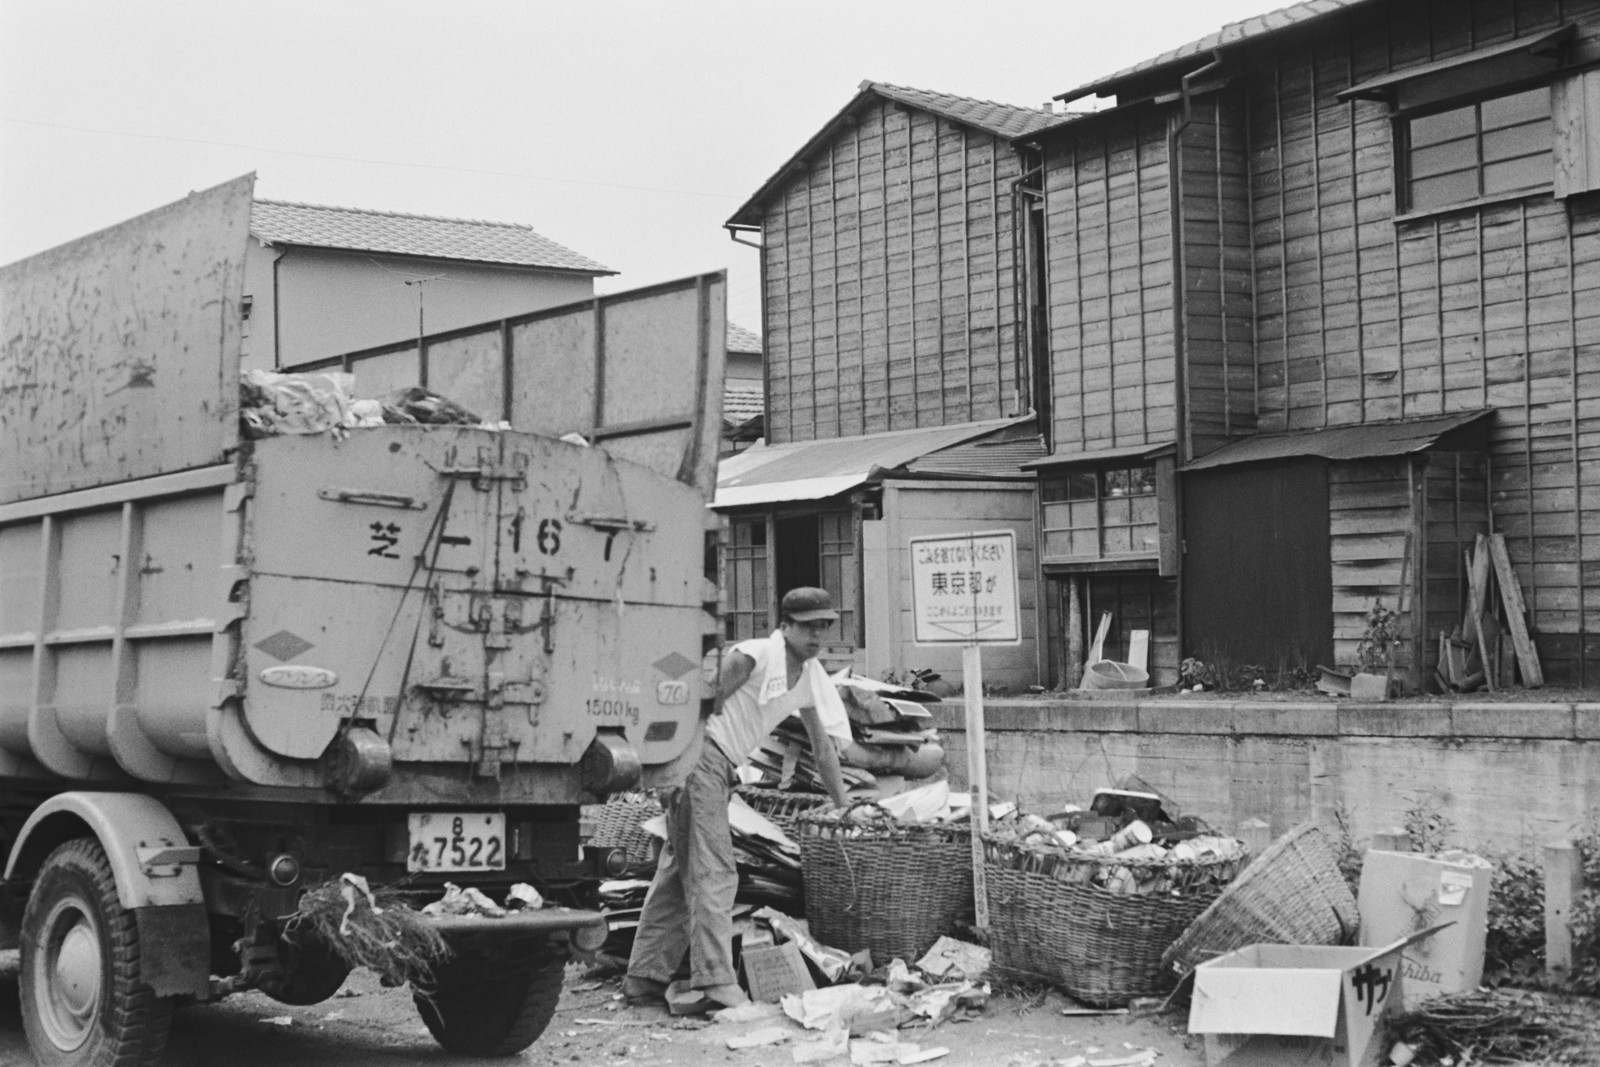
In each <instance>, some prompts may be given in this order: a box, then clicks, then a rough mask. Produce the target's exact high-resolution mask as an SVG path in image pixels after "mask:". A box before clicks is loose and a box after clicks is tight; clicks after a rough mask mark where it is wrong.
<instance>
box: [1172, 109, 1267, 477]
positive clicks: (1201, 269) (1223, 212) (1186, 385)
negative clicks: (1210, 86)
mask: <svg viewBox="0 0 1600 1067" xmlns="http://www.w3.org/2000/svg"><path fill="white" fill-rule="evenodd" d="M1243 103H1244V101H1243V99H1242V98H1240V97H1236V96H1233V95H1231V94H1230V95H1227V96H1224V95H1222V94H1213V95H1211V96H1209V97H1205V98H1202V99H1199V100H1197V101H1195V102H1194V105H1193V108H1192V111H1191V117H1190V122H1189V124H1188V126H1186V127H1185V128H1184V130H1183V132H1182V134H1181V137H1182V154H1181V160H1182V181H1181V186H1180V187H1181V203H1182V219H1183V230H1182V241H1181V248H1182V253H1183V323H1184V331H1185V338H1186V340H1185V347H1186V351H1187V359H1186V361H1185V364H1184V373H1183V390H1184V407H1185V410H1186V412H1187V423H1188V425H1187V427H1186V428H1185V433H1186V435H1187V437H1188V441H1187V444H1186V447H1185V450H1184V451H1185V454H1186V455H1188V456H1191V457H1199V456H1203V455H1205V454H1206V453H1208V452H1212V451H1215V450H1216V449H1217V448H1219V447H1221V446H1222V445H1224V444H1226V443H1227V441H1228V438H1229V437H1230V436H1237V435H1239V434H1245V433H1250V432H1251V431H1252V430H1253V429H1254V428H1255V424H1256V389H1255V322H1254V318H1255V300H1254V279H1253V277H1252V270H1251V255H1250V242H1251V232H1250V184H1249V174H1248V172H1247V167H1246V163H1247V147H1246V140H1245V132H1246V131H1245V121H1244V106H1243Z"/></svg>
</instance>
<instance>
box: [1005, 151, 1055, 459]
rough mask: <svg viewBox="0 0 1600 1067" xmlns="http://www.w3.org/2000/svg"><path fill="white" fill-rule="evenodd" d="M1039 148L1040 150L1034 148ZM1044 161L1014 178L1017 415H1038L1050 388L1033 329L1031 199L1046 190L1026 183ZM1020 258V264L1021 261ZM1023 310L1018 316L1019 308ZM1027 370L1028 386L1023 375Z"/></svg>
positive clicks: (1041, 430)
mask: <svg viewBox="0 0 1600 1067" xmlns="http://www.w3.org/2000/svg"><path fill="white" fill-rule="evenodd" d="M1035 150H1037V149H1035ZM1043 176H1044V164H1043V163H1042V162H1041V163H1039V164H1037V165H1036V166H1034V167H1033V168H1032V169H1030V170H1027V171H1024V172H1023V173H1022V175H1021V176H1020V177H1017V178H1014V179H1012V181H1011V227H1012V230H1013V233H1012V236H1011V277H1012V285H1013V286H1015V289H1014V293H1015V296H1014V297H1013V301H1012V315H1013V316H1014V317H1016V318H1017V320H1018V323H1019V325H1020V326H1021V327H1022V329H1021V330H1019V331H1018V332H1017V333H1018V336H1017V342H1016V345H1015V346H1014V347H1015V349H1019V350H1020V352H1019V351H1015V350H1014V351H1013V353H1012V357H1011V358H1012V366H1013V371H1014V373H1016V375H1017V396H1016V399H1015V400H1014V401H1013V409H1014V410H1015V411H1016V412H1017V413H1018V415H1024V414H1026V415H1037V414H1038V413H1039V411H1040V410H1041V405H1040V404H1039V402H1038V400H1039V390H1040V389H1047V388H1051V385H1050V383H1049V382H1048V381H1040V374H1039V372H1040V369H1041V368H1040V367H1039V361H1038V358H1037V351H1038V343H1039V338H1038V336H1037V333H1038V331H1037V330H1035V329H1034V316H1033V311H1034V308H1033V291H1034V290H1033V279H1032V277H1031V276H1032V274H1033V263H1034V254H1033V253H1034V251H1035V250H1034V248H1033V241H1032V238H1031V236H1030V235H1031V234H1032V232H1033V222H1032V219H1031V216H1030V215H1029V205H1028V198H1030V197H1031V198H1033V199H1037V200H1043V199H1044V190H1043V189H1033V188H1029V187H1027V186H1025V185H1023V183H1024V182H1026V181H1028V180H1029V179H1031V178H1034V177H1038V178H1040V180H1041V181H1042V180H1043ZM1019 258H1020V260H1021V263H1020V266H1019V263H1018V260H1019ZM1018 310H1020V311H1021V312H1022V314H1021V315H1017V311H1018ZM1024 373H1026V385H1024V378H1023V375H1024ZM1039 436H1040V440H1041V442H1042V441H1044V440H1045V439H1046V431H1045V428H1044V427H1043V426H1040V427H1039Z"/></svg>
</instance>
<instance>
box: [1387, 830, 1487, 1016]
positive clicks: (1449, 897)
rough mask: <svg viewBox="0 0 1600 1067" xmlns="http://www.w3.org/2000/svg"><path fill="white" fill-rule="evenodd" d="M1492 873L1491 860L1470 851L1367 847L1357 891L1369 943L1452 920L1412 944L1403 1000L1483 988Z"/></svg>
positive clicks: (1404, 967)
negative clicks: (1422, 851)
mask: <svg viewBox="0 0 1600 1067" xmlns="http://www.w3.org/2000/svg"><path fill="white" fill-rule="evenodd" d="M1493 880H1494V867H1493V865H1492V864H1490V863H1489V862H1488V861H1487V860H1484V859H1481V858H1479V857H1478V856H1474V855H1471V854H1470V853H1465V852H1453V853H1440V854H1439V855H1435V856H1424V855H1420V854H1416V853H1409V852H1380V851H1376V850H1374V851H1370V852H1368V853H1367V854H1366V858H1365V859H1364V860H1363V861H1362V867H1361V889H1360V893H1359V894H1358V897H1357V905H1358V907H1359V908H1360V911H1361V943H1362V944H1363V945H1387V944H1388V943H1389V942H1391V941H1394V940H1396V939H1398V938H1402V937H1405V936H1406V935H1407V934H1410V933H1413V932H1415V931H1417V930H1421V929H1424V928H1426V927H1430V926H1435V925H1437V924H1439V923H1451V924H1452V925H1451V926H1449V927H1446V928H1445V929H1443V930H1440V931H1439V932H1438V933H1437V934H1435V935H1433V936H1432V937H1430V938H1425V939H1423V940H1421V941H1418V942H1416V943H1415V944H1412V945H1410V946H1408V947H1407V948H1406V950H1405V959H1404V963H1403V964H1402V965H1401V968H1402V970H1403V971H1404V972H1405V978H1406V982H1405V987H1406V992H1405V999H1404V1001H1402V1007H1404V1006H1406V1005H1408V1004H1416V1003H1417V1002H1419V1001H1421V1000H1424V999H1426V998H1427V997H1433V996H1438V995H1439V994H1441V993H1461V992H1467V991H1470V990H1473V989H1476V988H1478V983H1479V982H1480V981H1482V979H1483V946H1484V940H1485V938H1486V937H1487V936H1488V931H1489V888H1490V883H1491V882H1492V881H1493Z"/></svg>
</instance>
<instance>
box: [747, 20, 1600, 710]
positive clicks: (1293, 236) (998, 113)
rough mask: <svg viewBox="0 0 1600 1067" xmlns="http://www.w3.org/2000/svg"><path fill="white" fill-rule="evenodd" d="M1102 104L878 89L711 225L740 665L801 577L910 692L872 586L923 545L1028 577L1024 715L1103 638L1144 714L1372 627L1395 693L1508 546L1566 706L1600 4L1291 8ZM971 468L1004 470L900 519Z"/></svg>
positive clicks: (892, 613) (901, 646) (1170, 56)
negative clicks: (748, 362) (1151, 702)
mask: <svg viewBox="0 0 1600 1067" xmlns="http://www.w3.org/2000/svg"><path fill="white" fill-rule="evenodd" d="M1088 96H1098V97H1101V98H1102V99H1103V103H1104V104H1105V105H1106V106H1104V107H1102V108H1101V109H1100V110H1098V111H1093V112H1088V113H1081V114H1063V113H1059V112H1058V113H1055V114H1051V113H1048V112H1045V111H1037V112H1036V111H1031V110H1028V109H1022V108H1007V107H1004V106H1002V105H994V104H987V103H984V102H979V101H972V100H967V99H965V98H960V97H950V96H945V95H943V94H938V93H931V92H923V91H918V90H907V89H900V88H896V87H893V86H885V85H882V84H878V83H872V82H866V83H863V85H862V88H861V92H860V93H859V94H858V95H857V97H856V98H855V100H853V101H852V102H851V103H850V104H849V105H848V106H847V107H846V108H845V109H844V110H843V111H841V112H840V114H839V115H838V116H837V117H836V118H835V119H834V120H833V121H832V122H830V123H829V124H828V125H827V126H826V127H824V128H823V130H822V131H820V132H819V133H818V134H817V135H816V136H814V137H813V138H812V139H811V140H810V141H809V142H808V143H807V144H806V145H805V146H804V148H802V150H801V151H800V152H798V153H797V154H796V155H795V157H794V158H793V159H791V160H790V161H789V162H788V163H787V164H785V166H784V167H783V168H782V169H781V170H780V171H779V173H778V174H777V175H775V176H774V177H773V178H772V179H771V180H770V181H769V182H768V183H767V184H766V185H765V186H763V187H762V189H761V190H760V191H759V192H758V193H757V195H756V196H755V197H753V198H752V199H751V200H750V202H749V203H747V204H746V205H745V206H744V207H743V208H741V209H740V211H739V212H738V213H737V214H736V215H735V216H734V218H733V219H732V220H731V222H730V224H729V225H730V228H732V229H734V230H736V231H739V230H751V231H759V232H760V234H761V245H762V272H763V297H764V320H765V321H764V327H765V329H764V333H765V336H766V343H767V352H766V359H767V398H766V400H767V405H766V408H767V432H768V437H767V441H766V443H765V444H764V446H762V447H761V448H757V449H752V450H751V452H750V453H747V454H746V455H747V457H748V458H747V459H746V460H745V463H746V464H747V466H737V465H736V466H733V467H731V468H728V469H727V470H726V471H725V475H724V479H723V488H724V496H723V498H722V504H723V505H724V509H725V510H726V511H727V513H728V514H729V515H730V517H731V519H732V527H731V529H732V538H731V540H730V544H729V548H728V553H727V557H726V563H727V570H726V571H725V578H726V580H725V583H724V585H725V592H727V593H729V594H730V595H731V600H732V607H733V612H732V614H731V615H730V618H731V619H732V622H731V624H730V636H735V635H737V636H743V635H744V634H746V633H748V632H752V631H756V630H759V629H760V628H761V627H762V626H764V625H766V624H767V623H769V622H770V621H771V620H770V618H769V617H768V616H767V615H766V614H765V611H766V608H767V605H768V602H769V601H770V600H771V599H772V596H771V594H772V593H775V592H781V591H782V589H783V588H785V587H787V586H788V585H792V584H800V582H801V580H802V579H803V580H805V581H818V582H820V584H827V585H829V586H830V588H833V589H834V591H835V593H836V594H838V595H841V596H842V597H843V598H844V600H845V603H846V605H847V607H849V608H850V609H851V611H852V612H853V613H854V614H853V615H852V617H851V618H850V619H849V621H848V624H847V627H846V636H847V638H848V640H849V641H850V642H851V643H853V645H854V646H855V647H861V646H863V645H864V646H865V647H866V649H867V653H866V655H865V657H864V662H865V664H866V665H867V666H869V667H872V668H874V669H881V668H885V667H895V668H902V667H906V666H920V665H923V663H922V662H921V660H919V657H923V658H925V656H924V652H923V651H922V650H917V649H914V648H911V647H910V646H908V645H907V643H906V641H905V639H904V637H903V633H904V627H903V625H902V624H900V623H897V622H892V621H891V620H896V619H898V618H900V617H901V616H903V615H904V613H905V612H906V611H907V610H908V604H907V602H906V598H905V596H904V595H903V593H904V586H903V578H902V571H903V568H901V567H900V566H899V564H897V562H896V557H897V554H898V553H900V552H901V550H902V549H903V546H904V543H905V539H906V537H907V536H908V531H909V532H921V530H922V526H921V525H919V524H920V523H921V522H922V521H923V520H924V519H936V520H937V521H938V523H940V524H942V528H965V529H978V528H983V527H986V526H988V527H995V528H1015V529H1017V530H1018V531H1019V537H1020V538H1022V539H1024V540H1025V543H1026V547H1027V551H1028V552H1029V555H1030V560H1031V563H1032V566H1033V568H1034V581H1033V582H1032V583H1031V584H1032V586H1033V588H1032V589H1031V590H1027V589H1025V592H1024V600H1025V602H1026V607H1027V610H1028V611H1029V612H1031V613H1032V614H1031V618H1032V620H1033V625H1034V632H1035V633H1036V635H1037V640H1036V641H1035V642H1034V643H1031V644H1029V643H1025V645H1024V647H1023V648H1022V649H1020V650H1018V653H1017V655H1016V657H1014V658H1013V660H1012V661H1011V662H1010V664H1009V668H1010V674H1009V675H1008V677H1007V680H1008V681H1011V682H1015V681H1017V680H1021V679H1022V678H1023V676H1024V675H1027V674H1029V673H1030V671H1031V672H1032V673H1033V674H1034V675H1035V676H1036V678H1037V680H1038V681H1040V682H1043V683H1045V684H1051V685H1058V684H1064V683H1070V682H1072V681H1074V680H1075V676H1076V675H1075V665H1076V664H1079V663H1081V660H1082V656H1083V652H1084V646H1085V644H1086V643H1087V640H1088V636H1089V635H1090V634H1092V632H1093V630H1094V624H1095V623H1096V622H1097V621H1098V619H1099V618H1100V616H1101V614H1102V613H1103V612H1105V611H1110V612H1111V614H1112V629H1111V633H1110V636H1109V638H1108V642H1107V646H1106V652H1107V654H1108V655H1110V656H1113V657H1118V658H1120V657H1121V656H1122V655H1124V654H1125V653H1126V650H1127V640H1128V635H1129V633H1130V632H1131V631H1132V630H1135V629H1141V630H1149V631H1151V652H1150V655H1151V667H1152V676H1153V680H1154V681H1155V682H1156V683H1157V684H1165V683H1170V682H1173V681H1175V680H1176V679H1177V676H1178V671H1179V665H1180V662H1181V660H1182V658H1183V657H1185V656H1197V657H1199V658H1201V659H1205V660H1208V661H1211V662H1213V663H1224V664H1228V663H1231V664H1235V665H1237V664H1244V663H1251V664H1258V665H1260V666H1262V667H1264V668H1266V669H1267V670H1268V671H1272V670H1277V669H1281V668H1285V667H1298V666H1310V665H1313V664H1318V663H1339V664H1349V663H1352V662H1353V661H1354V660H1355V657H1356V647H1357V643H1358V641H1359V640H1360V638H1361V636H1362V633H1363V631H1364V628H1365V618H1366V616H1367V613H1368V611H1369V610H1370V609H1371V608H1372V607H1373V606H1374V604H1375V603H1378V602H1380V601H1381V602H1382V603H1383V605H1385V606H1386V607H1388V608H1391V609H1396V610H1398V611H1399V612H1400V613H1401V618H1400V628H1401V633H1402V637H1403V641H1402V645H1401V649H1400V654H1399V659H1398V661H1397V669H1398V673H1399V674H1400V675H1402V676H1403V677H1404V678H1405V679H1407V680H1408V681H1409V682H1410V684H1411V685H1412V686H1416V687H1421V686H1424V685H1425V684H1426V683H1427V682H1428V681H1429V679H1431V677H1432V672H1433V668H1434V666H1435V661H1436V651H1437V637H1438V633H1439V631H1441V630H1449V629H1452V628H1453V627H1454V626H1455V625H1456V624H1457V622H1458V621H1459V620H1460V618H1461V616H1462V613H1463V611H1464V609H1465V607H1466V583H1465V573H1464V566H1463V552H1464V550H1465V549H1466V548H1467V547H1468V546H1470V545H1471V544H1472V543H1473V541H1474V539H1475V538H1476V536H1477V535H1478V534H1480V533H1485V532H1489V531H1495V532H1499V533H1502V534H1504V536H1505V539H1506V544H1507V547H1508V549H1509V555H1510V559H1511V562H1512V565H1513V567H1514V569H1515V572H1516V575H1517V577H1518V580H1519V583H1520V586H1521V591H1522V594H1523V597H1524V599H1525V601H1526V605H1527V622H1528V625H1529V627H1530V629H1531V631H1532V634H1533V641H1534V644H1535V646H1536V648H1537V651H1538V654H1539V657H1540V660H1541V663H1542V666H1543V673H1544V676H1545V678H1546V680H1548V681H1550V682H1553V683H1557V684H1582V683H1586V682H1592V681H1593V680H1594V675H1595V673H1596V668H1595V666H1594V665H1593V661H1595V660H1596V659H1597V654H1600V641H1597V640H1596V638H1595V637H1594V636H1592V634H1593V633H1594V631H1595V630H1596V629H1597V628H1600V505H1597V502H1600V485H1597V483H1600V466H1597V465H1596V459H1597V457H1600V406H1597V405H1600V400H1596V397H1597V396H1600V313H1597V312H1595V311H1594V310H1592V309H1590V308H1589V307H1588V305H1587V300H1588V297H1589V295H1590V294H1591V293H1594V292H1597V291H1600V196H1597V195H1596V192H1595V190H1596V189H1597V187H1600V0H1518V2H1513V0H1308V2H1305V3H1300V4H1295V5H1293V6H1290V7H1286V8H1283V9H1281V10H1278V11H1275V12H1271V13H1268V14H1264V15H1262V16H1259V17H1257V18H1252V19H1247V20H1244V21H1242V22H1238V23H1234V24H1231V25H1228V26H1225V27H1223V28H1222V29H1221V30H1219V31H1218V32H1217V33H1214V34H1212V35H1210V36H1208V37H1206V38H1204V39H1202V40H1199V41H1196V42H1193V43H1191V44H1189V45H1186V46H1184V47H1182V48H1179V49H1176V50H1174V51H1172V52H1169V53H1166V54H1164V55H1161V56H1157V57H1154V58H1152V59H1150V60H1147V61H1145V62H1142V63H1139V64H1137V65H1136V66H1133V67H1131V68H1129V69H1127V70H1124V71H1121V72H1118V73H1116V74H1113V75H1110V76H1108V77H1104V78H1100V79H1097V80H1095V81H1092V82H1088V83H1086V84H1084V85H1082V86H1080V87H1079V88H1077V89H1074V90H1072V91H1070V92H1067V93H1063V94H1061V95H1060V96H1059V97H1058V98H1057V99H1058V100H1060V101H1062V102H1063V103H1064V104H1071V103H1072V102H1073V101H1076V100H1080V99H1082V98H1084V97H1088ZM986 420H994V421H993V422H992V423H991V422H988V421H986ZM994 428H1001V429H1000V434H1001V438H1002V439H1003V440H1006V442H1007V443H1005V444H1004V445H1003V446H992V445H986V441H987V440H988V438H987V437H986V435H987V434H989V433H990V432H991V431H992V430H993V429H994ZM969 431H970V434H969ZM946 434H957V435H961V436H958V437H955V438H950V437H946V436H942V435H946ZM919 435H921V436H919ZM957 441H964V442H966V443H965V444H963V445H962V446H961V447H960V448H959V449H954V450H951V451H950V452H949V453H948V454H949V455H950V456H952V457H974V456H978V457H985V459H987V458H988V457H991V456H992V457H998V456H1001V455H1002V454H1003V455H1004V463H1003V464H999V463H985V464H984V465H983V466H981V467H980V469H979V471H978V472H976V474H977V476H976V478H975V477H974V474H975V472H974V471H973V470H972V469H970V468H967V469H966V470H965V471H964V473H963V474H962V475H961V477H962V478H963V479H965V480H966V481H967V482H968V483H970V484H968V485H967V489H968V490H969V492H971V495H970V496H967V497H961V496H959V495H953V494H951V493H947V492H945V489H944V486H947V485H952V486H953V485H957V484H961V483H959V482H956V481H949V480H946V481H945V482H943V483H937V482H929V483H928V484H929V485H935V484H937V485H939V486H940V488H939V489H938V490H937V491H927V492H928V495H927V496H926V497H925V498H921V499H918V498H911V499H910V500H909V501H908V500H906V499H902V498H900V497H899V496H898V495H897V490H898V489H899V487H900V486H901V484H902V482H900V481H898V480H897V479H899V478H901V477H902V476H904V475H907V474H910V473H913V472H914V471H915V470H916V469H917V466H918V464H923V465H924V469H925V470H926V468H927V465H929V464H932V465H934V466H937V462H938V461H937V456H938V454H939V453H940V450H945V449H949V448H950V446H951V445H952V444H953V443H956V442H957ZM986 447H992V448H995V451H992V452H986V451H985V449H986ZM930 454H931V455H930ZM762 464H765V465H764V466H762ZM948 466H950V467H951V468H957V467H960V466H961V462H958V461H957V460H956V459H952V460H951V461H950V462H949V464H948ZM1002 467H1003V468H1004V469H1002ZM1019 468H1020V471H1021V472H1023V480H1021V481H1018V480H1017V473H1018V470H1019ZM763 471H764V472H765V474H763V473H762V472H763ZM945 473H947V474H948V473H951V472H948V471H947V472H945ZM923 477H924V480H925V481H926V479H927V475H926V474H924V476H923ZM904 484H907V485H910V484H914V483H911V482H906V483H904ZM974 486H981V487H982V488H981V491H973V489H974ZM1591 487H1595V488H1591ZM919 488H920V487H919ZM1027 493H1032V499H1031V501H1030V502H1029V503H1028V505H1027V507H1026V508H1022V500H1023V497H1024V496H1025V495H1027ZM891 501H893V502H894V504H893V506H891ZM896 509H899V510H896ZM1019 509H1020V510H1019ZM1024 511H1026V512H1027V516H1026V517H1024V514H1023V512H1024ZM896 515H900V516H904V517H906V518H907V520H908V521H907V522H904V523H897V522H896V521H894V520H895V516H896ZM796 560H798V561H800V562H799V563H796V562H794V561H796ZM852 583H855V584H852ZM873 583H876V584H873ZM1029 584H1030V583H1028V582H1027V581H1026V578H1025V582H1024V585H1025V587H1026V586H1027V585H1029ZM880 596H881V598H882V604H881V606H878V605H879V597H880ZM868 605H874V606H875V607H874V608H869V607H868ZM874 618H876V619H878V620H879V621H878V622H873V621H871V620H872V619H874ZM1030 656H1031V657H1033V662H1032V664H1031V667H1030V666H1029V664H1028V663H1027V662H1026V660H1027V658H1028V657H1030Z"/></svg>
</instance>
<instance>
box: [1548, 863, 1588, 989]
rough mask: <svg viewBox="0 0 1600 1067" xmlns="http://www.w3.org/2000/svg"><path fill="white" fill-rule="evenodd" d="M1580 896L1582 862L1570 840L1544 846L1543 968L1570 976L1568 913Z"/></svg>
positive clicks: (1569, 925)
mask: <svg viewBox="0 0 1600 1067" xmlns="http://www.w3.org/2000/svg"><path fill="white" fill-rule="evenodd" d="M1582 895H1583V862H1582V857H1580V856H1579V855H1578V849H1577V848H1576V847H1575V846H1574V845H1573V844H1572V842H1571V841H1552V842H1550V844H1548V845H1546V846H1544V965H1545V969H1546V970H1549V971H1552V972H1560V975H1561V976H1563V977H1564V976H1566V975H1570V974H1571V973H1572V914H1573V910H1574V909H1575V908H1576V907H1577V905H1578V900H1579V899H1580V898H1581V897H1582Z"/></svg>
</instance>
